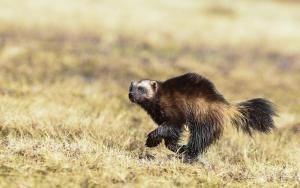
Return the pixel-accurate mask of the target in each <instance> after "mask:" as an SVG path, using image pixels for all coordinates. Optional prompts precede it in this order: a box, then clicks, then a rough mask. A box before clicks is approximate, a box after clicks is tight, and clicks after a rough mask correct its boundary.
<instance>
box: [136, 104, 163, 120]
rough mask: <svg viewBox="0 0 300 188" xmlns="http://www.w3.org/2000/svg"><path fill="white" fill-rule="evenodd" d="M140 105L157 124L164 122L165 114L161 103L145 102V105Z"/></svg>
mask: <svg viewBox="0 0 300 188" xmlns="http://www.w3.org/2000/svg"><path fill="white" fill-rule="evenodd" d="M139 105H140V106H141V107H142V108H143V109H144V110H145V111H146V112H147V113H148V114H149V115H150V116H151V118H152V119H153V121H155V123H157V124H159V125H160V124H162V123H163V122H164V113H163V111H162V109H161V107H160V105H159V103H157V102H152V101H144V102H143V103H139Z"/></svg>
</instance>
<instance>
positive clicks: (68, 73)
mask: <svg viewBox="0 0 300 188" xmlns="http://www.w3.org/2000/svg"><path fill="white" fill-rule="evenodd" d="M189 71H193V72H198V73H200V74H203V75H205V76H206V77H208V78H210V79H211V80H213V81H214V82H215V84H216V86H217V88H218V89H219V91H220V92H221V93H223V94H224V95H225V97H226V98H227V99H228V100H229V101H231V102H234V103H235V102H239V101H241V100H246V99H250V98H254V97H266V98H269V99H270V100H272V101H273V102H274V103H275V104H276V105H277V107H278V109H279V117H278V118H276V125H277V126H278V129H277V130H276V131H275V132H274V133H273V134H270V135H267V136H266V135H254V136H253V137H252V138H250V137H247V136H245V135H243V134H242V133H237V132H236V130H234V129H233V128H231V127H227V128H226V131H225V133H224V136H223V138H222V139H221V140H220V141H219V142H218V143H217V144H215V145H214V146H213V147H211V148H210V150H209V151H208V152H207V153H206V154H205V155H204V156H203V157H204V159H205V160H206V161H208V162H209V165H203V164H202V163H200V162H199V163H195V164H193V165H188V164H183V163H181V161H180V160H178V159H175V158H174V157H170V156H168V155H169V154H171V153H170V152H169V151H167V149H166V148H165V147H164V146H162V145H161V146H159V147H158V148H155V149H146V148H145V147H144V142H145V138H146V135H147V133H148V132H149V131H151V130H152V129H154V128H155V125H154V123H153V122H152V121H151V120H150V118H149V117H147V115H146V114H145V113H144V112H143V111H142V110H141V109H139V108H138V107H136V106H134V105H132V104H130V103H129V101H128V99H127V90H128V85H129V83H130V81H131V80H132V79H139V78H153V79H161V80H163V79H166V78H168V77H170V76H175V75H178V74H182V73H185V72H189ZM299 83H300V3H298V1H291V0H290V1H284V0H276V1H271V0H266V1H250V0H249V1H241V0H237V1H234V4H233V3H229V2H228V1H201V2H199V1H192V0H189V1H180V0H175V1H168V0H163V1H158V0H155V1H137V0H134V1H114V0H110V1H96V0H87V1H79V0H66V1H58V0H54V1H50V0H49V1H38V0H28V1H16V0H1V1H0V187H175V186H178V187H200V186H202V187H207V186H211V187H224V186H229V187H260V186H265V187H279V186H284V187H299V186H300V184H299V181H300V173H299V170H300V134H299V129H300V128H299V127H300V97H299V95H300V84H299ZM297 127H298V128H297ZM297 130H298V132H297ZM186 135H187V134H186ZM183 141H184V139H183ZM148 154H151V155H154V156H155V159H154V160H147V155H148Z"/></svg>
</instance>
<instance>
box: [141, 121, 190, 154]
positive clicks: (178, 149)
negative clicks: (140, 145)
mask: <svg viewBox="0 0 300 188" xmlns="http://www.w3.org/2000/svg"><path fill="white" fill-rule="evenodd" d="M174 125H176V124H171V123H164V124H162V125H160V126H159V127H158V128H157V129H155V130H154V131H152V132H150V133H149V134H148V138H147V142H146V146H147V147H155V146H157V145H158V144H160V143H161V141H162V139H164V140H165V145H166V147H167V148H168V149H169V150H171V151H173V152H175V153H183V152H184V151H185V146H182V145H179V144H178V141H179V139H180V135H181V133H182V127H181V126H174Z"/></svg>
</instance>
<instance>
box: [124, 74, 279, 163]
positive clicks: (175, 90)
mask: <svg viewBox="0 0 300 188" xmlns="http://www.w3.org/2000/svg"><path fill="white" fill-rule="evenodd" d="M129 99H130V101H131V102H133V103H136V104H138V105H139V106H141V107H142V108H143V109H144V110H145V111H146V112H147V113H148V114H149V115H150V116H151V118H152V119H153V121H154V122H155V123H156V124H157V125H158V127H157V128H156V129H155V130H153V131H152V132H150V133H149V134H148V137H147V140H146V146H147V147H156V146H158V145H159V144H160V143H161V142H162V141H163V140H164V143H165V146H166V147H167V148H168V149H169V150H171V151H172V152H175V153H177V154H178V155H179V156H182V157H183V160H184V161H185V162H190V163H191V162H193V161H195V160H197V158H198V156H199V155H200V154H202V153H203V152H205V151H206V150H207V149H208V147H209V146H210V145H211V144H213V143H214V142H216V141H217V140H218V139H219V138H220V137H221V135H222V132H223V128H224V126H225V125H226V124H231V125H233V126H235V127H236V128H237V129H238V130H239V129H241V130H242V131H243V132H245V133H247V134H249V135H250V136H251V135H252V133H253V131H257V132H262V133H269V132H270V131H271V130H272V129H274V128H275V126H274V120H273V116H275V115H276V111H275V108H274V105H273V103H271V102H270V101H268V100H266V99H264V98H255V99H251V100H247V101H244V102H240V103H238V104H231V103H229V102H228V101H227V100H226V99H225V98H224V97H223V95H221V94H220V93H219V92H218V90H217V89H216V88H215V86H214V84H213V83H212V82H211V81H210V80H208V79H207V78H205V77H204V76H201V75H199V74H197V73H187V74H184V75H181V76H178V77H174V78H171V79H168V80H166V81H164V82H161V81H156V80H148V79H145V80H140V81H132V82H131V84H130V87H129ZM184 125H186V126H187V127H188V130H189V132H190V134H189V140H188V143H187V144H186V145H181V144H179V141H180V136H181V133H182V132H183V129H184V127H185V126H184Z"/></svg>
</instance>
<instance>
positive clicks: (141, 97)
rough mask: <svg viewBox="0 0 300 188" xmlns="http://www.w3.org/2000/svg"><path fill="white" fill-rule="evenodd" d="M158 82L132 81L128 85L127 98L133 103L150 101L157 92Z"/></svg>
mask: <svg viewBox="0 0 300 188" xmlns="http://www.w3.org/2000/svg"><path fill="white" fill-rule="evenodd" d="M157 89H158V82H157V81H154V80H140V81H132V82H131V84H130V87H129V94H128V96H129V99H130V101H131V102H134V103H143V102H146V101H151V100H152V99H153V98H154V97H155V96H156V93H157Z"/></svg>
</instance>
